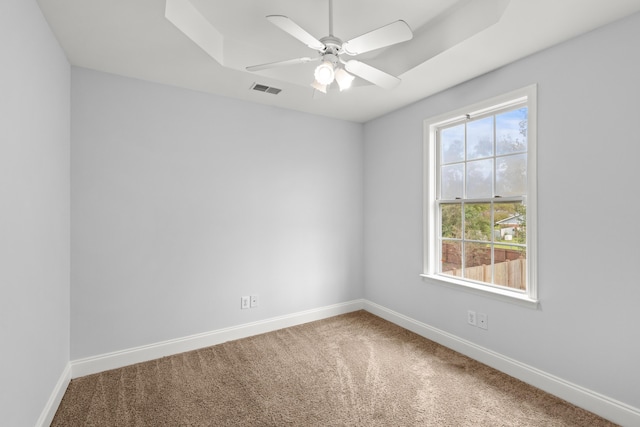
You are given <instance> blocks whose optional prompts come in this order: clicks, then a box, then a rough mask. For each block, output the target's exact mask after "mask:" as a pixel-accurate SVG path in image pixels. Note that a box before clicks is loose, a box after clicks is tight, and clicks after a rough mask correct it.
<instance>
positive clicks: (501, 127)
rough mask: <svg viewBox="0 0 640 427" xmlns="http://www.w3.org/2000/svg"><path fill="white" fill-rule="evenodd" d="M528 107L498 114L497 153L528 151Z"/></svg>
mask: <svg viewBox="0 0 640 427" xmlns="http://www.w3.org/2000/svg"><path fill="white" fill-rule="evenodd" d="M527 113H528V110H527V108H518V109H517V110H512V111H507V112H506V113H502V114H498V115H496V139H497V142H496V153H497V155H501V154H509V153H521V152H524V151H527Z"/></svg>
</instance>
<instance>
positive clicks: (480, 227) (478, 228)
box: [464, 203, 493, 242]
mask: <svg viewBox="0 0 640 427" xmlns="http://www.w3.org/2000/svg"><path fill="white" fill-rule="evenodd" d="M492 230H493V225H492V224H491V204H490V203H465V205H464V238H465V239H469V240H481V241H485V242H490V241H491V234H492Z"/></svg>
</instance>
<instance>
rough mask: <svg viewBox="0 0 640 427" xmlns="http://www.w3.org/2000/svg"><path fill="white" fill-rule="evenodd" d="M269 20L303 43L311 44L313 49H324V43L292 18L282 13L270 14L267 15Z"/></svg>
mask: <svg viewBox="0 0 640 427" xmlns="http://www.w3.org/2000/svg"><path fill="white" fill-rule="evenodd" d="M267 19H268V20H269V22H271V23H272V24H274V25H275V26H277V27H278V28H280V29H281V30H282V31H284V32H287V33H289V34H290V35H292V36H293V37H295V38H297V39H298V40H300V41H301V42H302V43H304V44H306V45H307V46H309V47H310V48H311V49H315V50H323V49H324V47H325V46H324V43H322V42H321V41H320V40H318V39H316V38H315V37H313V36H312V35H311V34H309V33H307V32H306V31H305V30H303V29H302V27H300V26H299V25H298V24H296V23H295V22H293V21H292V20H291V19H289V18H287V17H286V16H282V15H269V16H267Z"/></svg>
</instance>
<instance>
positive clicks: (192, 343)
mask: <svg viewBox="0 0 640 427" xmlns="http://www.w3.org/2000/svg"><path fill="white" fill-rule="evenodd" d="M363 306H364V300H355V301H350V302H346V303H342V304H335V305H331V306H327V307H321V308H317V309H313V310H307V311H302V312H298V313H293V314H289V315H286V316H280V317H274V318H270V319H266V320H262V321H259V322H253V323H246V324H244V325H239V326H234V327H231V328H225V329H219V330H216V331H212V332H205V333H202V334H196V335H190V336H187V337H183V338H177V339H173V340H168V341H163V342H159V343H155V344H150V345H145V346H141V347H135V348H130V349H126V350H121V351H116V352H113V353H107V354H101V355H98V356H93V357H88V358H84V359H78V360H73V361H71V377H72V378H78V377H82V376H85V375H91V374H95V373H98V372H102V371H107V370H109V369H116V368H121V367H123V366H128V365H133V364H135V363H140V362H146V361H149V360H153V359H158V358H160V357H165V356H171V355H174V354H178V353H184V352H186V351H192V350H197V349H199V348H204V347H209V346H212V345H216V344H221V343H223V342H226V341H231V340H237V339H240V338H246V337H249V336H253V335H257V334H263V333H265V332H271V331H275V330H278V329H283V328H288V327H290V326H295V325H300V324H303V323H308V322H313V321H315V320H321V319H326V318H328V317H332V316H337V315H339V314H345V313H350V312H352V311H356V310H362V308H363Z"/></svg>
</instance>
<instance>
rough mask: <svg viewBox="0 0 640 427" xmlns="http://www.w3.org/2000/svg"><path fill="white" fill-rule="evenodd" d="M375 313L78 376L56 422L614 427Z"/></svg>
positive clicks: (169, 424)
mask: <svg viewBox="0 0 640 427" xmlns="http://www.w3.org/2000/svg"><path fill="white" fill-rule="evenodd" d="M613 425H614V424H612V423H609V422H608V421H606V420H603V419H602V418H599V417H597V416H595V415H593V414H591V413H589V412H587V411H585V410H582V409H580V408H577V407H575V406H573V405H571V404H569V403H567V402H564V401H562V400H560V399H557V398H555V397H553V396H550V395H548V394H546V393H544V392H542V391H540V390H538V389H536V388H533V387H531V386H528V385H526V384H524V383H522V382H520V381H518V380H516V379H513V378H511V377H509V376H507V375H505V374H502V373H500V372H498V371H496V370H494V369H491V368H489V367H487V366H485V365H482V364H480V363H478V362H475V361H473V360H471V359H469V358H467V357H465V356H462V355H460V354H458V353H456V352H454V351H452V350H449V349H447V348H445V347H442V346H440V345H438V344H436V343H434V342H432V341H429V340H427V339H424V338H422V337H420V336H418V335H416V334H413V333H411V332H409V331H407V330H405V329H402V328H400V327H398V326H396V325H394V324H392V323H389V322H387V321H385V320H383V319H380V318H379V317H376V316H374V315H372V314H369V313H367V312H365V311H358V312H355V313H350V314H345V315H341V316H336V317H332V318H329V319H325V320H321V321H317V322H312V323H307V324H304V325H300V326H295V327H292V328H287V329H283V330H279V331H275V332H270V333H267V334H263V335H258V336H254V337H250V338H245V339H241V340H237V341H230V342H227V343H224V344H220V345H216V346H213V347H208V348H204V349H201V350H196V351H192V352H188V353H183V354H179V355H175V356H170V357H165V358H162V359H158V360H153V361H150V362H146V363H140V364H137V365H132V366H128V367H124V368H120V369H115V370H111V371H107V372H102V373H99V374H95V375H89V376H86V377H82V378H77V379H74V380H72V381H71V383H70V385H69V387H68V389H67V391H66V394H65V396H64V398H63V400H62V403H61V404H60V407H59V408H58V412H57V414H56V416H55V419H54V420H53V423H52V426H65V427H69V426H394V427H396V426H398V427H399V426H456V427H457V426H536V427H538V426H589V427H594V426H613Z"/></svg>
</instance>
